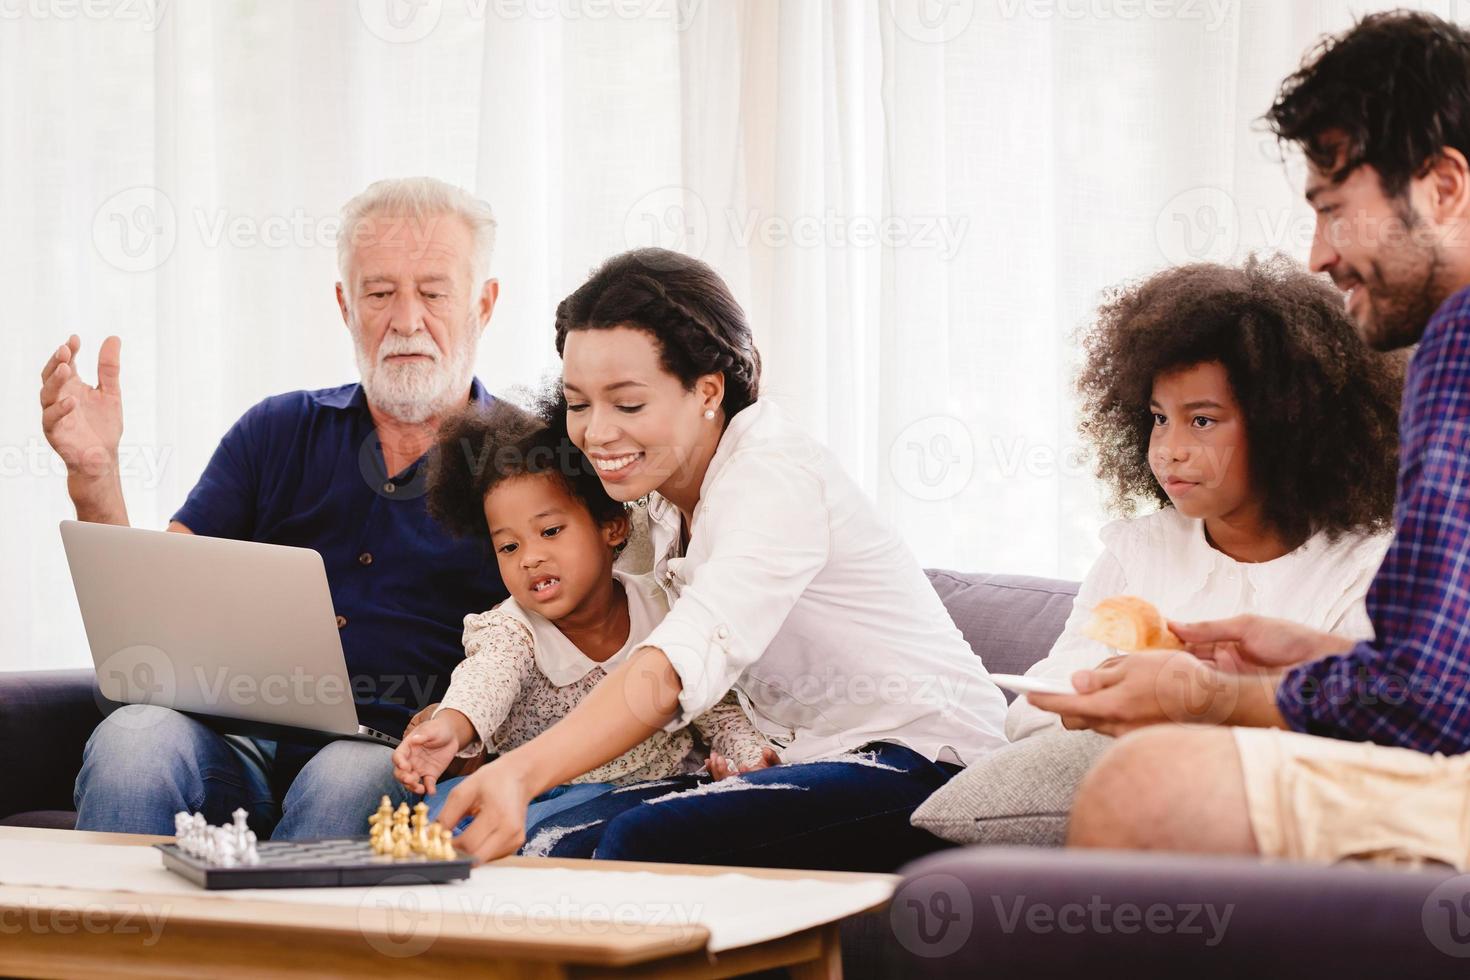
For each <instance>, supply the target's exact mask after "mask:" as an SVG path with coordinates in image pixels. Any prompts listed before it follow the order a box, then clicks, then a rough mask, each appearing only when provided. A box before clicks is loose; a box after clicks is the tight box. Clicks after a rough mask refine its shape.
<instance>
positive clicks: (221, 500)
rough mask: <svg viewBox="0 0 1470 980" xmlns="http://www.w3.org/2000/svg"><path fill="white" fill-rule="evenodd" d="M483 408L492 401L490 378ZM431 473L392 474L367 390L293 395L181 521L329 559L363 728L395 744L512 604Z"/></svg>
mask: <svg viewBox="0 0 1470 980" xmlns="http://www.w3.org/2000/svg"><path fill="white" fill-rule="evenodd" d="M472 397H473V399H474V400H475V401H476V402H479V403H481V404H485V405H488V404H490V402H491V400H492V399H491V396H490V395H489V393H487V392H486V391H485V389H484V387H483V386H482V385H481V384H480V382H479V380H478V379H476V380H475V381H474V383H473V387H472ZM427 474H428V466H427V465H426V457H420V458H419V459H418V460H416V461H414V463H412V464H411V465H410V466H409V467H408V468H407V469H405V470H403V471H402V472H400V473H394V474H389V473H387V472H385V464H384V462H383V453H382V449H381V448H380V446H379V442H378V435H377V430H376V428H375V427H374V426H373V421H372V416H371V415H370V414H369V413H368V408H367V399H366V396H365V395H364V394H363V391H362V386H361V385H357V384H348V385H342V386H341V387H340V388H324V389H322V390H320V391H293V392H290V393H288V394H284V395H276V396H274V397H272V398H267V399H266V400H265V401H263V402H260V403H259V404H258V405H256V406H255V407H253V408H251V409H250V410H249V411H247V412H246V413H245V414H244V415H243V416H242V417H241V418H240V420H239V421H238V422H236V423H235V424H234V426H233V427H231V429H230V431H229V432H228V433H226V434H225V437H224V439H223V440H221V442H220V444H219V448H218V449H217V450H215V453H214V456H213V458H212V459H210V461H209V465H208V467H206V468H205V470H204V475H203V476H201V477H200V478H199V483H198V484H197V485H196V486H195V487H194V489H193V490H192V491H191V492H190V494H189V497H188V499H187V500H185V501H184V506H183V507H181V508H179V512H178V513H177V514H175V515H174V518H173V519H174V520H176V521H178V522H179V523H181V524H183V525H185V526H186V527H188V528H189V530H191V531H193V532H194V533H196V534H205V535H210V536H213V537H221V538H236V539H240V540H245V541H263V542H268V543H270V544H284V545H294V546H296V547H302V548H311V549H313V550H315V551H317V552H318V553H320V554H321V556H322V561H323V564H325V566H326V570H327V582H328V584H329V585H330V587H331V591H332V604H333V606H334V607H335V610H336V614H337V625H338V627H339V633H340V635H341V637H342V650H343V652H344V653H345V654H346V658H347V672H348V675H349V676H350V678H351V681H352V686H353V696H354V698H355V700H356V701H357V714H358V718H359V720H360V721H361V722H362V724H364V725H368V726H370V727H372V728H376V729H378V730H379V731H383V732H387V733H388V734H390V735H397V734H400V733H401V732H402V731H403V728H404V726H405V725H406V724H407V723H408V719H409V718H410V717H412V715H413V714H414V712H416V711H418V710H419V709H420V708H421V707H423V706H424V705H426V704H429V703H432V702H434V701H438V700H440V699H441V698H442V697H443V694H444V691H445V689H446V688H447V687H448V686H449V675H450V673H451V672H452V671H453V670H454V667H455V665H456V664H458V663H459V662H460V660H462V659H463V657H464V650H463V648H462V647H461V645H460V636H461V633H462V630H463V625H464V623H463V621H464V617H465V615H466V614H468V613H474V612H482V611H484V610H486V609H489V608H490V607H491V606H494V605H495V604H496V603H498V602H500V601H502V600H503V599H505V597H506V594H507V593H506V589H505V586H504V584H502V582H501V580H500V571H499V569H498V567H497V566H496V562H495V557H494V555H493V553H492V552H491V549H490V548H489V547H487V546H486V545H485V544H484V543H482V542H481V541H478V540H473V539H470V540H456V539H455V538H453V537H452V536H450V534H449V532H448V531H446V530H444V529H443V528H442V527H440V525H439V524H438V523H437V522H435V520H434V519H433V518H432V517H430V516H429V513H428V510H427V507H426V501H425V496H424V495H425V491H426V486H425V484H426V480H427ZM294 754H296V753H293V755H294ZM279 761H281V762H284V761H285V760H279ZM299 761H301V762H304V761H305V760H304V759H300V760H299ZM293 768H294V767H293Z"/></svg>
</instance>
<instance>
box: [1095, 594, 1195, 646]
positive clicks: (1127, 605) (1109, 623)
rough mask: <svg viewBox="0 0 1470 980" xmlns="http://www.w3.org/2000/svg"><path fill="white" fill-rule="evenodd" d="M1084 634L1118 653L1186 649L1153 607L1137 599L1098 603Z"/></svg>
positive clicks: (1112, 599)
mask: <svg viewBox="0 0 1470 980" xmlns="http://www.w3.org/2000/svg"><path fill="white" fill-rule="evenodd" d="M1082 632H1083V633H1084V634H1086V635H1087V636H1089V637H1091V638H1092V639H1094V640H1096V641H1097V642H1099V643H1101V644H1103V645H1104V646H1110V647H1112V648H1113V649H1115V650H1117V651H1118V652H1119V653H1137V652H1138V651H1139V650H1183V649H1184V644H1183V643H1182V642H1181V641H1180V639H1179V637H1177V636H1175V635H1174V634H1173V633H1172V632H1171V631H1170V630H1169V624H1168V623H1167V622H1166V621H1165V620H1164V617H1163V616H1162V615H1160V614H1159V611H1158V610H1157V609H1155V608H1154V606H1153V604H1152V603H1150V602H1148V601H1147V600H1145V599H1140V598H1138V597H1137V596H1131V595H1120V596H1114V597H1113V598H1111V599H1104V600H1103V601H1102V602H1099V603H1098V604H1097V606H1096V607H1095V608H1094V609H1093V610H1092V621H1091V622H1089V623H1088V624H1087V625H1086V626H1085V627H1084V628H1083V630H1082Z"/></svg>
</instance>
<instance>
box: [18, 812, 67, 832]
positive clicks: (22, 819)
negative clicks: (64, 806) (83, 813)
mask: <svg viewBox="0 0 1470 980" xmlns="http://www.w3.org/2000/svg"><path fill="white" fill-rule="evenodd" d="M0 827H40V828H42V829H44V830H76V828H77V812H76V811H75V810H32V811H30V812H29V813H13V814H11V815H10V816H8V817H5V818H4V819H0Z"/></svg>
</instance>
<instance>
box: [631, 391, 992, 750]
mask: <svg viewBox="0 0 1470 980" xmlns="http://www.w3.org/2000/svg"><path fill="white" fill-rule="evenodd" d="M648 512H649V520H650V529H651V535H652V541H653V555H654V576H655V579H656V581H658V583H659V584H660V585H662V586H663V587H664V589H665V590H666V591H667V592H668V593H669V595H670V598H671V600H672V608H671V609H670V610H669V614H668V616H667V617H666V618H665V619H664V621H663V622H662V623H660V624H659V625H658V626H657V627H656V628H655V629H654V630H653V632H652V634H650V635H649V637H648V639H647V640H646V641H644V644H643V645H644V646H651V647H657V648H658V649H660V650H662V651H663V652H664V653H665V654H666V655H667V656H668V658H669V662H670V663H671V664H672V665H673V668H674V670H675V671H676V672H677V673H678V675H679V679H680V681H681V682H682V684H683V690H682V692H681V693H680V695H679V712H678V715H677V717H675V718H674V720H673V721H671V722H669V724H668V726H667V730H670V731H672V730H674V729H676V728H679V727H681V726H683V725H687V724H688V723H689V720H690V719H691V718H694V717H696V716H698V715H699V714H700V713H702V712H704V711H706V710H708V709H709V708H710V707H711V706H713V705H714V704H716V703H718V702H719V701H720V699H721V698H722V697H724V696H725V694H726V693H727V692H728V691H730V690H731V688H732V687H733V688H734V690H735V692H736V695H737V696H738V697H739V699H740V701H741V703H742V704H743V705H745V706H746V710H747V711H748V712H749V714H750V716H751V719H752V720H753V721H754V722H755V725H756V727H757V728H759V729H760V730H761V731H762V732H763V733H764V734H765V735H766V736H767V737H768V738H770V739H771V740H772V741H773V742H775V743H776V744H777V747H778V751H780V753H781V758H782V760H783V761H785V762H803V761H807V760H811V759H815V758H820V757H825V756H829V755H833V754H837V753H841V752H846V751H849V750H851V749H855V748H857V747H859V746H861V745H863V744H865V743H867V742H873V741H884V742H894V743H898V744H901V745H904V746H907V747H908V748H911V749H913V750H914V751H915V752H918V753H920V754H922V755H924V756H926V757H927V758H929V759H931V760H936V761H947V762H957V763H961V764H965V765H968V764H970V763H972V762H974V761H976V760H977V759H978V758H980V756H982V755H984V754H985V753H986V752H988V751H990V750H992V749H995V748H998V747H999V746H1001V745H1003V744H1004V735H1003V733H1002V726H1003V723H1004V718H1005V698H1004V696H1003V695H1002V694H1001V693H1000V690H999V689H998V688H997V687H996V686H995V685H994V683H992V682H991V680H990V676H989V674H987V673H986V671H985V668H984V666H982V664H981V662H980V658H979V657H978V656H976V655H975V653H974V652H972V651H971V650H970V647H969V644H967V643H966V642H965V639H964V637H963V636H962V635H961V634H960V631H959V630H958V629H957V628H956V627H955V625H954V622H953V621H952V620H951V619H950V616H949V612H948V610H946V609H945V608H944V604H943V603H942V602H941V601H940V599H939V596H938V595H937V594H936V593H935V591H934V588H933V586H931V585H930V584H929V580H928V578H927V577H926V576H925V575H924V571H923V569H922V568H921V567H920V566H919V562H918V560H917V559H916V558H915V557H914V555H913V554H912V553H911V552H910V551H909V549H908V546H907V545H906V544H905V543H904V542H903V540H902V538H900V537H899V535H898V533H897V531H895V530H894V529H893V528H892V527H890V526H889V525H888V524H887V523H885V522H884V521H883V520H881V519H880V518H879V517H878V515H877V513H876V512H875V511H874V508H873V506H872V504H871V503H870V502H869V501H868V499H867V498H866V497H864V496H863V493H862V491H861V490H859V489H858V487H857V485H856V484H855V483H854V482H853V481H852V480H851V479H850V478H849V477H848V476H847V474H846V473H845V472H843V470H842V467H841V465H840V464H839V463H838V462H837V460H836V459H835V458H834V457H833V456H832V454H831V453H830V452H829V451H828V450H827V448H826V447H825V446H823V445H821V444H820V443H819V442H817V441H816V440H815V439H813V438H811V437H810V436H808V435H807V434H806V433H805V432H803V431H802V429H801V428H800V427H799V426H797V424H796V423H795V422H794V421H792V419H791V418H790V417H789V416H787V415H786V413H785V412H783V411H781V410H780V409H779V408H777V407H776V406H775V405H774V404H772V403H771V402H769V401H757V402H756V403H755V404H753V405H751V406H749V407H748V408H746V409H744V410H743V411H741V412H739V413H737V414H736V415H735V417H734V418H732V419H731V420H730V423H729V425H728V427H727V428H726V430H725V433H724V435H723V436H722V437H721V439H720V444H719V448H718V449H717V450H716V452H715V455H714V458H713V459H712V460H711V461H710V464H709V469H708V470H707V471H706V473H705V477H704V483H703V485H702V486H701V487H700V494H699V504H698V505H697V506H696V507H695V510H694V514H693V520H692V522H691V526H690V533H689V550H688V553H687V554H685V555H682V556H681V555H680V554H679V537H680V534H679V532H680V522H681V517H680V513H679V510H678V508H677V507H675V506H674V505H673V504H672V503H670V502H669V501H668V500H666V499H664V498H662V497H661V496H659V495H658V494H657V493H655V494H653V495H652V496H651V498H650V501H649V508H648Z"/></svg>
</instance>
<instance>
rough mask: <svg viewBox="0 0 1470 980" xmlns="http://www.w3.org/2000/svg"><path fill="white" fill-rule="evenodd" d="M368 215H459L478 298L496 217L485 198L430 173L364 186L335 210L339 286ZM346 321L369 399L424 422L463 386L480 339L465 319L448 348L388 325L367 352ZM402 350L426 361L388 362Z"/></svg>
mask: <svg viewBox="0 0 1470 980" xmlns="http://www.w3.org/2000/svg"><path fill="white" fill-rule="evenodd" d="M375 215H392V216H393V217H394V218H397V219H406V220H409V221H417V222H424V223H427V222H431V221H433V220H435V219H437V218H441V217H444V216H446V215H447V216H452V217H457V218H459V219H460V220H462V221H463V222H464V223H465V225H466V226H467V227H468V228H469V231H470V235H471V238H472V241H473V246H472V251H471V254H470V257H469V258H470V271H471V274H472V284H473V288H472V298H473V299H477V298H478V296H479V292H480V288H481V286H482V285H483V283H484V282H485V280H487V279H488V278H489V277H490V256H491V253H492V251H493V250H494V247H495V215H494V213H493V212H492V211H491V208H490V205H489V204H488V203H487V202H485V201H482V200H480V199H479V198H476V197H475V196H473V195H472V194H470V193H469V192H468V191H465V190H463V189H461V188H459V187H455V186H454V185H453V184H448V183H445V182H444V181H442V180H436V179H434V178H433V177H404V178H395V179H390V180H380V181H377V182H375V183H373V184H371V185H369V186H368V188H367V189H366V190H364V191H363V192H362V193H361V194H359V195H357V196H356V197H354V198H353V199H352V200H350V201H348V202H347V204H346V205H345V206H344V207H343V209H342V225H341V228H340V230H339V232H338V236H337V267H338V272H339V274H340V275H341V277H342V282H343V283H344V284H350V283H351V282H352V280H351V270H350V268H349V266H350V263H351V260H352V257H353V255H352V253H353V249H352V244H353V242H354V241H356V239H357V236H358V235H359V234H360V233H361V231H362V225H363V222H364V220H366V219H368V218H370V217H373V216H375ZM349 288H350V285H349ZM476 306H477V304H476V303H475V302H471V304H470V309H469V312H468V316H469V317H470V318H471V319H472V320H473V319H475V318H476V317H477V316H478V312H477V309H476ZM348 326H349V327H350V328H351V332H352V340H353V348H354V350H355V352H356V355H357V366H358V370H359V372H360V373H361V376H362V385H363V389H364V390H365V392H366V394H367V397H368V401H369V402H370V403H371V404H373V405H374V406H375V407H376V408H377V409H379V410H380V411H382V412H385V413H387V414H388V415H390V416H392V417H393V418H395V419H398V420H399V421H401V422H406V423H409V424H418V423H421V422H424V421H426V420H428V419H430V418H432V417H433V416H434V415H435V414H437V413H438V412H440V411H441V410H442V409H443V408H444V407H445V406H446V405H447V404H449V403H450V402H451V401H452V400H453V399H455V398H457V397H459V396H461V395H462V393H463V392H464V391H465V389H466V388H468V387H469V384H470V378H471V377H472V376H473V374H474V368H475V352H476V349H477V347H478V344H479V337H480V331H479V329H478V324H477V323H470V324H468V325H467V328H466V329H465V330H463V331H461V332H460V335H459V339H458V342H457V343H456V344H455V345H454V347H453V348H452V349H450V350H446V351H441V350H440V349H439V347H438V346H437V345H436V344H435V342H434V340H433V339H432V338H431V337H430V336H429V335H428V334H427V333H422V332H420V333H414V334H410V335H404V334H399V333H396V332H391V331H390V332H389V333H388V334H386V335H385V336H384V337H383V339H382V341H381V343H380V344H379V346H378V349H377V351H376V352H374V351H370V350H369V349H368V345H367V339H366V337H365V336H364V334H363V331H362V330H361V329H360V328H359V324H358V323H357V314H356V311H352V312H350V313H349V323H348ZM401 354H422V355H424V356H425V360H422V361H420V360H417V359H413V360H407V361H405V360H403V359H399V360H396V361H390V360H389V358H392V357H394V356H395V355H401Z"/></svg>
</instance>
